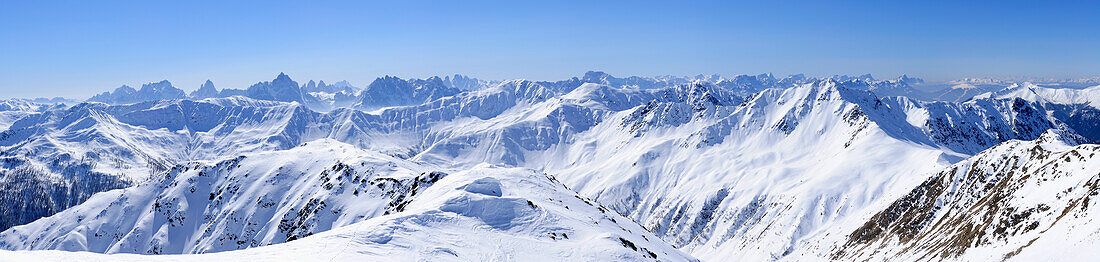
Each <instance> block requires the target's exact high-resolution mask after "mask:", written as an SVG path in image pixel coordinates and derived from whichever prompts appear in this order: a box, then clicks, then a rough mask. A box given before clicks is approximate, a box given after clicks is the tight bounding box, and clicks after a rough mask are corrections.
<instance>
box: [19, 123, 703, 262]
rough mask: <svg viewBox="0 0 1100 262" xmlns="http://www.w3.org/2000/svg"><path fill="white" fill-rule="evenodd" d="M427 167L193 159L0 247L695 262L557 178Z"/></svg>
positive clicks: (338, 151)
mask: <svg viewBox="0 0 1100 262" xmlns="http://www.w3.org/2000/svg"><path fill="white" fill-rule="evenodd" d="M424 170H429V169H427V168H425V167H423V166H419V165H416V164H413V163H411V162H407V161H403V160H400V159H396V158H392V157H389V156H385V155H380V154H377V153H371V152H366V151H362V150H358V149H356V148H354V147H352V146H350V145H347V144H342V143H339V142H335V141H331V140H320V141H315V142H312V143H309V144H307V145H303V146H301V147H298V148H295V149H290V150H286V151H274V152H270V153H259V154H252V155H246V156H241V157H237V158H233V159H229V160H225V161H221V162H217V163H190V164H183V165H179V166H176V167H174V168H173V169H172V170H171V171H170V172H168V173H167V174H165V176H164V177H161V178H156V179H153V180H151V181H149V182H147V183H143V184H141V185H138V186H136V187H133V188H128V189H122V190H114V191H109V192H106V193H103V194H98V195H96V196H95V197H93V198H92V199H90V200H88V201H87V202H86V203H84V204H82V205H79V206H76V207H74V208H71V209H69V210H66V211H64V212H62V213H59V214H57V215H54V216H51V217H49V218H46V219H42V220H39V221H36V222H34V223H31V224H28V225H24V226H19V227H15V228H12V229H10V230H8V231H5V232H4V233H3V234H0V245H3V246H4V247H5V249H20V250H22V249H59V250H70V251H93V252H105V253H142V254H179V253H210V252H217V251H228V250H237V249H242V248H249V249H244V250H240V251H235V252H227V253H213V254H207V255H200V256H192V257H171V256H169V257H130V258H132V259H158V258H167V259H185V260H205V259H225V258H239V257H257V258H265V259H275V258H278V259H279V260H284V259H287V258H289V257H302V258H305V257H304V256H312V255H316V254H331V255H333V258H342V259H352V258H355V259H367V258H375V259H379V258H395V257H405V258H410V259H411V258H416V259H417V260H422V259H431V260H435V259H444V260H484V259H505V260H513V259H524V260H528V259H535V260H641V259H654V258H656V259H658V260H663V261H684V260H691V259H690V257H688V256H687V255H685V254H683V253H682V252H680V251H679V250H676V249H674V248H672V246H670V245H668V244H666V243H664V242H662V241H660V240H659V238H657V237H656V236H655V235H653V234H652V233H649V232H647V231H645V230H644V229H643V228H642V227H641V226H638V225H637V224H635V223H633V222H632V221H630V220H629V219H627V218H624V217H622V216H619V215H617V214H614V213H613V212H610V211H608V210H607V209H605V208H604V207H602V206H599V205H598V204H595V203H593V202H591V201H590V200H588V199H585V198H582V197H580V196H579V195H577V194H576V193H575V192H573V191H571V190H569V189H568V188H566V187H565V186H564V185H561V184H560V183H558V182H557V181H556V180H555V179H554V178H553V177H552V176H549V175H544V174H538V173H534V172H531V171H529V170H524V169H521V168H501V167H494V166H491V165H479V166H477V167H474V168H471V169H464V170H457V171H453V172H448V173H444V172H439V171H424ZM330 228H331V229H333V230H331V231H328V230H329V229H330ZM323 231H327V232H324V233H321V234H317V235H313V234H315V233H319V232H323ZM298 238H301V239H300V240H296V241H293V242H289V243H286V244H281V245H274V246H268V247H260V246H267V245H271V244H279V243H283V242H285V241H290V240H295V239H298ZM251 247H260V248H251ZM73 254H75V253H73ZM12 255H16V256H40V255H41V256H53V255H60V256H69V255H70V254H58V253H12ZM91 258H95V256H92V257H91ZM114 258H115V257H112V258H111V259H114ZM118 258H120V259H122V258H126V257H118Z"/></svg>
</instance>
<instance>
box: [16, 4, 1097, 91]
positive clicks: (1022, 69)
mask: <svg viewBox="0 0 1100 262" xmlns="http://www.w3.org/2000/svg"><path fill="white" fill-rule="evenodd" d="M398 2H401V3H398ZM899 2H901V1H866V2H837V1H807V2H801V1H744V2H742V1H709V2H684V1H660V2H657V1H642V2H603V1H537V2H535V1H445V2H444V1H440V2H426V1H425V2H421V1H385V2H357V1H332V2H330V1H309V2H283V1H273V2H269V1H110V3H103V2H98V1H72V2H53V1H12V0H0V97H29V96H56V95H61V96H68V97H77V98H83V97H87V96H90V95H92V94H93V93H98V92H101V91H106V90H110V89H113V88H115V87H117V86H119V85H122V84H129V85H131V86H135V87H136V86H138V85H140V84H141V83H145V82H150V81H156V80H161V79H168V80H170V81H172V83H174V84H175V85H176V86H177V87H180V88H182V89H184V90H189V91H190V90H194V89H197V88H198V86H199V84H201V83H202V82H203V81H205V80H206V79H212V80H213V81H214V83H215V85H216V86H218V87H219V88H245V87H247V86H248V85H250V84H252V83H254V82H257V81H264V80H270V79H273V78H274V77H275V75H276V74H278V73H279V72H286V73H287V74H289V75H290V76H291V77H292V78H294V79H295V80H299V81H302V80H307V79H323V80H326V81H336V80H341V79H346V80H349V81H351V82H352V83H353V84H355V85H358V86H363V85H365V84H367V83H369V81H371V80H373V79H374V78H375V77H378V76H381V75H386V74H389V75H397V76H401V77H427V76H431V75H442V74H454V73H460V74H467V75H470V76H474V77H479V78H485V79H505V78H521V77H522V78H528V79H537V80H551V79H564V78H568V77H571V76H579V75H581V74H583V73H584V71H587V70H602V71H606V72H608V73H611V74H614V75H645V76H650V75H659V74H660V75H663V74H672V75H694V74H699V73H705V74H711V73H720V74H723V75H733V74H741V73H745V74H756V73H765V72H772V73H776V74H789V73H808V74H811V75H832V74H856V73H871V74H874V75H877V76H880V77H895V76H897V75H899V74H902V73H907V74H910V75H916V76H921V77H925V78H927V79H933V80H935V79H941V80H942V79H951V78H958V77H986V76H988V77H1010V76H1032V77H1084V76H1097V75H1100V4H1097V3H1095V2H1092V3H1090V2H1085V1H1080V2H1074V1H1049V2H1040V1H1008V2H988V3H973V2H971V1H963V2H970V3H957V2H954V1H913V2H914V3H908V1H907V2H906V3H899Z"/></svg>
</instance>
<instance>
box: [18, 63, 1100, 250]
mask: <svg viewBox="0 0 1100 262" xmlns="http://www.w3.org/2000/svg"><path fill="white" fill-rule="evenodd" d="M922 85H925V83H924V81H923V80H920V79H917V78H912V77H908V76H902V77H899V78H898V79H893V80H876V79H874V78H873V77H871V76H870V75H863V76H833V77H826V78H815V77H806V76H803V75H792V76H787V77H782V78H777V77H775V76H772V75H770V74H762V75H754V76H749V75H741V76H736V77H733V78H724V77H721V76H716V75H709V76H708V75H699V76H694V77H671V76H666V77H652V78H651V77H627V78H617V77H613V76H611V75H609V74H606V73H602V72H588V73H586V74H585V75H584V76H582V77H574V78H570V79H566V80H561V81H531V80H523V79H516V80H507V81H483V80H477V79H473V78H469V77H465V76H460V75H455V76H453V77H430V78H427V79H402V78H398V77H392V76H386V77H381V78H378V79H377V80H375V81H374V82H372V83H371V84H369V85H367V86H366V87H365V88H363V89H362V90H360V89H358V88H356V87H354V86H351V85H350V84H348V83H347V82H338V83H337V84H331V85H329V84H325V83H324V82H323V81H317V82H315V81H312V80H311V81H309V82H307V83H305V84H299V83H298V82H296V81H294V80H291V78H290V77H289V76H288V75H286V74H279V75H278V76H277V77H276V78H275V79H274V80H271V81H265V82H259V83H257V84H254V85H252V86H251V87H249V88H248V89H244V90H238V89H223V90H220V91H219V90H218V89H216V88H215V87H214V84H213V82H211V81H207V82H206V83H204V84H203V85H202V86H201V87H200V88H199V89H198V90H196V91H194V92H192V93H190V94H186V93H185V92H184V91H183V90H180V89H178V88H175V87H173V86H172V85H171V84H170V83H168V82H167V81H162V82H156V83H150V84H146V85H143V86H142V88H141V89H139V90H134V89H133V88H129V87H126V86H123V87H120V88H118V89H116V90H115V91H113V92H108V93H103V94H100V95H97V96H95V97H93V98H91V99H89V100H88V102H84V103H79V104H74V105H61V104H43V103H35V102H30V101H26V100H17V99H12V100H5V101H3V102H2V103H0V124H2V125H0V161H2V162H0V175H2V176H0V188H3V190H4V191H3V192H5V193H7V194H2V195H0V206H5V207H8V208H7V209H4V210H0V214H2V216H0V218H3V221H0V226H2V227H0V230H4V231H3V232H0V248H2V249H6V250H38V251H2V252H0V254H3V255H4V256H10V257H21V258H28V259H33V258H44V257H57V258H61V257H65V258H73V259H111V260H113V259H120V260H147V259H162V258H163V259H167V258H165V257H160V256H136V255H130V256H127V255H123V256H117V255H94V254H89V253H68V252H64V251H90V252H94V253H106V254H120V253H134V254H145V255H156V254H191V255H187V256H175V257H171V258H172V259H185V260H207V259H225V258H230V257H253V258H256V259H289V258H292V257H300V258H303V259H306V258H308V254H311V253H318V254H325V255H331V256H333V257H334V258H342V259H378V258H387V257H389V258H392V257H396V256H403V257H411V258H416V259H421V260H494V259H500V260H514V259H522V258H527V257H530V258H532V259H536V258H537V259H542V260H661V261H685V260H686V261H690V260H696V259H699V260H708V261H709V260H725V259H730V258H740V259H745V260H808V259H838V260H856V259H859V260H864V259H871V260H895V259H902V260H939V259H950V260H990V259H1021V260H1028V259H1035V258H1042V257H1045V256H1050V255H1057V254H1058V252H1059V251H1058V250H1059V247H1070V248H1072V249H1074V250H1080V251H1081V252H1086V253H1088V252H1090V251H1091V250H1095V248H1094V246H1093V245H1092V244H1091V243H1094V242H1095V241H1096V240H1100V237H1098V236H1100V234H1097V233H1096V232H1100V231H1097V230H1098V229H1097V226H1096V222H1094V221H1092V220H1091V217H1095V215H1092V214H1091V211H1089V208H1088V207H1089V206H1090V205H1092V204H1090V202H1089V199H1090V198H1091V196H1093V195H1095V194H1096V193H1097V192H1098V191H1097V186H1096V185H1097V181H1095V180H1097V179H1100V178H1097V171H1096V170H1093V168H1094V167H1096V166H1097V165H1098V164H1100V160H1094V159H1093V157H1094V154H1093V153H1092V152H1093V151H1096V149H1097V146H1096V145H1094V144H1092V143H1095V142H1094V141H1096V139H1100V130H1098V129H1097V128H1096V126H1095V123H1097V121H1095V119H1096V118H1097V117H1100V115H1098V114H1097V111H1096V110H1097V109H1096V105H1095V104H1094V103H1093V101H1098V99H1100V94H1094V93H1096V92H1097V90H1100V89H1098V87H1093V88H1052V87H1043V86H1040V85H1036V84H1033V83H1021V84H1016V85H1008V86H1003V87H1001V88H998V89H993V88H992V87H990V88H988V89H989V90H988V91H983V92H980V93H973V94H971V93H967V94H965V95H957V94H956V95H952V96H955V97H956V99H945V100H948V101H942V100H941V101H932V100H931V99H926V98H927V97H930V96H933V95H935V94H947V93H945V92H940V93H936V92H931V91H928V90H931V89H922V88H921V87H920V86H922ZM952 90H954V89H952ZM983 90H984V89H983ZM963 97H965V99H963ZM334 246H340V247H341V248H339V249H335V248H333V247H334ZM46 250H53V251H46ZM1088 254H1091V255H1094V256H1091V257H1097V256H1095V255H1100V254H1095V252H1092V253H1088Z"/></svg>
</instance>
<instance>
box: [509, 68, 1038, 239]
mask: <svg viewBox="0 0 1100 262" xmlns="http://www.w3.org/2000/svg"><path fill="white" fill-rule="evenodd" d="M746 100H747V101H746V102H744V103H741V104H735V105H728V104H721V103H713V102H708V101H707V100H706V99H703V100H699V99H686V100H680V101H670V102H663V103H662V102H654V103H648V104H647V105H645V106H640V107H636V108H633V109H631V110H626V111H621V112H617V113H615V114H613V115H611V116H608V117H606V119H607V120H605V121H603V122H601V123H599V124H598V125H596V126H594V127H591V128H590V129H588V131H586V132H583V133H580V134H576V135H575V137H574V138H573V139H571V141H569V142H568V143H562V144H559V145H553V146H550V148H549V149H548V150H546V151H545V152H534V153H528V154H527V155H526V156H525V158H526V159H528V160H527V161H526V162H525V163H523V164H522V165H526V166H531V167H534V168H538V169H540V170H544V171H546V172H549V173H552V174H556V175H558V176H559V177H560V178H562V180H563V182H565V183H566V184H567V185H570V186H572V187H574V188H576V189H577V190H578V191H579V192H581V194H583V195H586V196H590V197H593V198H595V199H597V201H598V202H600V203H603V204H604V205H607V206H608V207H610V208H612V209H614V210H616V211H618V212H621V213H623V214H628V215H629V216H630V217H632V218H634V219H635V220H637V221H639V222H640V223H642V224H643V225H645V226H646V227H647V228H648V229H649V230H651V231H653V232H656V233H657V234H658V235H661V236H662V237H664V238H665V240H667V241H669V242H672V243H673V244H675V245H677V246H680V247H683V248H684V249H685V250H689V251H690V252H691V253H692V254H693V255H696V256H698V257H700V258H704V259H707V258H712V259H715V258H721V257H731V256H736V257H745V258H754V259H774V258H778V257H781V256H783V255H784V254H786V253H787V252H789V251H790V250H793V249H794V248H795V247H797V246H798V245H800V243H801V242H803V241H810V240H812V239H813V238H814V237H815V234H818V233H819V232H821V230H822V229H824V228H828V227H829V226H830V225H831V223H833V222H835V221H840V219H842V218H845V217H846V216H848V215H850V214H858V213H859V212H861V211H860V209H862V208H865V207H867V206H868V205H869V204H870V203H872V202H873V201H874V200H876V199H878V198H879V197H882V196H884V195H887V194H888V193H889V192H895V191H900V190H906V189H908V188H909V187H910V186H913V185H914V183H917V182H919V181H920V180H921V179H922V178H923V173H926V172H930V171H932V170H934V169H936V168H938V167H942V166H944V165H947V164H950V163H951V162H952V161H957V160H958V159H961V158H962V157H963V156H965V155H966V154H968V153H972V152H976V151H977V150H980V149H981V146H980V145H982V144H986V143H992V144H995V142H994V141H997V140H998V139H1003V140H1007V139H1012V138H1035V137H1038V135H1039V134H1040V133H1041V132H1043V131H1044V130H1046V129H1047V128H1051V127H1055V126H1056V124H1055V123H1053V122H1051V121H1049V120H1047V119H1046V118H1045V114H1037V113H1033V112H1032V111H1036V110H1038V109H1036V108H1034V107H1031V106H1030V105H1029V104H1027V103H1022V102H1020V103H1014V102H1011V101H1009V102H998V101H989V104H978V103H975V104H972V105H957V104H923V103H918V102H915V101H910V100H906V101H904V102H906V103H901V101H898V100H893V101H891V100H880V99H877V98H876V97H874V96H873V95H871V94H870V93H867V92H865V91H857V90H850V89H846V88H843V87H838V86H837V85H836V83H835V82H828V81H826V82H818V83H814V84H808V85H804V86H801V87H798V88H791V89H783V90H780V89H772V90H767V91H764V92H762V93H760V94H757V95H754V96H752V97H750V98H748V99H746ZM929 111H930V112H933V113H932V114H931V115H932V116H934V117H930V118H929V117H925V116H922V115H920V114H918V112H929ZM959 130H967V131H968V133H958V131H959ZM897 159H906V161H904V162H901V163H899V162H898V161H897Z"/></svg>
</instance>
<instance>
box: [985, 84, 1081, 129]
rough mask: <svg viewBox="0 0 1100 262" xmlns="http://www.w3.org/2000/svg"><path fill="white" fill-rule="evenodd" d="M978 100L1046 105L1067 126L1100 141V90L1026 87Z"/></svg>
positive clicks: (1002, 91)
mask: <svg viewBox="0 0 1100 262" xmlns="http://www.w3.org/2000/svg"><path fill="white" fill-rule="evenodd" d="M975 98H978V99H981V98H994V99H1012V98H1020V99H1024V100H1027V101H1031V102H1035V103H1039V104H1042V105H1044V106H1045V107H1046V108H1047V110H1048V111H1050V113H1051V115H1052V116H1053V117H1055V118H1058V119H1059V120H1061V121H1062V122H1065V123H1066V124H1067V125H1068V126H1070V127H1072V128H1073V129H1074V130H1076V131H1077V132H1078V133H1079V134H1081V135H1083V136H1085V137H1088V138H1090V139H1093V140H1100V86H1093V87H1089V88H1084V89H1070V88H1050V87H1043V86H1039V85H1036V84H1032V83H1023V84H1013V85H1011V86H1009V87H1007V88H1005V89H1002V90H998V91H994V92H988V93H983V94H981V95H978V96H975Z"/></svg>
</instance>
